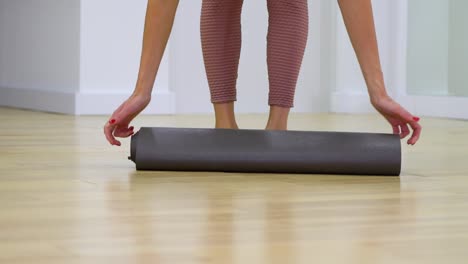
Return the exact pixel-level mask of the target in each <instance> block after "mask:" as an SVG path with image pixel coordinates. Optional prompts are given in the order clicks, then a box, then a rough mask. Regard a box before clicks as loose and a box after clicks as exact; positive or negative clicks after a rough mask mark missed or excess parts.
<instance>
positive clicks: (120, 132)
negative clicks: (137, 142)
mask: <svg viewBox="0 0 468 264" xmlns="http://www.w3.org/2000/svg"><path fill="white" fill-rule="evenodd" d="M133 129H134V128H133V127H129V128H126V127H118V128H117V129H116V130H114V136H115V137H120V138H126V137H129V136H131V135H133V134H134V132H133Z"/></svg>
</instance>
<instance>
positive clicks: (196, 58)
mask: <svg viewBox="0 0 468 264" xmlns="http://www.w3.org/2000/svg"><path fill="white" fill-rule="evenodd" d="M322 2H325V1H323V0H311V1H309V9H310V22H311V24H310V32H309V44H308V47H307V51H306V55H305V59H304V64H303V69H302V73H301V76H300V79H299V83H298V88H297V93H296V103H295V108H294V109H293V110H294V111H298V112H310V111H326V108H325V107H326V103H324V102H327V100H323V97H321V96H322V95H323V94H326V92H324V89H327V87H321V85H320V81H321V79H320V73H321V71H320V63H321V57H320V53H321V52H320V51H321V45H320V44H321V41H320V34H321V30H320V28H321V23H322V20H321V19H322V17H321V12H320V11H321V3H322ZM200 10H201V0H193V1H181V3H180V7H179V10H178V14H177V18H176V23H175V27H174V32H173V35H172V38H173V41H172V43H171V48H170V64H171V65H170V70H171V72H170V76H171V78H170V84H171V89H173V91H174V92H175V94H176V98H177V100H176V112H178V113H191V112H199V113H206V112H212V105H211V103H210V96H209V89H208V83H207V80H206V74H205V69H204V66H203V57H202V51H201V41H200ZM242 25H243V27H242V28H243V47H242V53H241V62H240V66H239V80H238V102H237V104H236V110H237V111H238V112H244V113H245V112H266V111H267V110H268V104H267V100H268V99H267V96H268V77H267V66H266V34H267V26H268V13H267V8H266V1H244V9H243V16H242Z"/></svg>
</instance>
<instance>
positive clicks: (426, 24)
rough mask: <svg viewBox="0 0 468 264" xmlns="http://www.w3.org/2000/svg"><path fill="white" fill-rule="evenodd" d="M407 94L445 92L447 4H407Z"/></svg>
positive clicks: (418, 0)
mask: <svg viewBox="0 0 468 264" xmlns="http://www.w3.org/2000/svg"><path fill="white" fill-rule="evenodd" d="M408 12H409V16H408V53H407V54H408V58H407V61H408V75H407V76H408V92H409V93H410V94H418V95H445V94H447V92H448V64H449V59H448V51H449V46H448V43H449V33H448V32H449V30H448V29H449V1H446V0H412V1H408Z"/></svg>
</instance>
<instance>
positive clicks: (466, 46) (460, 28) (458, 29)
mask: <svg viewBox="0 0 468 264" xmlns="http://www.w3.org/2000/svg"><path fill="white" fill-rule="evenodd" d="M467 10H468V1H466V0H451V1H450V20H449V30H447V32H449V45H448V48H449V65H448V67H449V68H448V72H449V84H448V86H449V94H450V95H455V96H468V80H467V79H466V77H467V76H466V75H467V73H468V16H467V15H466V11H467Z"/></svg>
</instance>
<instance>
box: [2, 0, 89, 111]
mask: <svg viewBox="0 0 468 264" xmlns="http://www.w3.org/2000/svg"><path fill="white" fill-rule="evenodd" d="M0 7H1V10H2V11H1V12H2V14H1V24H2V25H1V27H0V39H1V44H0V46H1V59H0V72H1V75H0V77H1V78H0V105H11V104H13V105H15V106H19V107H29V106H34V107H33V108H35V107H38V106H40V105H39V103H40V102H39V100H44V101H45V102H44V103H43V105H44V106H43V107H41V108H42V110H52V109H50V107H49V105H50V104H52V103H53V102H51V100H52V101H53V100H56V99H58V98H61V99H63V98H64V97H69V96H68V95H72V94H73V93H74V92H75V91H76V90H77V89H78V87H79V19H80V18H79V14H80V10H79V1H63V0H41V1H36V0H15V1H9V0H1V6H0ZM49 93H55V94H58V96H56V97H54V98H52V97H49V96H47V94H49ZM64 107H65V108H64ZM60 108H61V109H62V110H63V111H66V112H70V110H71V108H70V107H69V106H65V105H62V106H61V107H60Z"/></svg>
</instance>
